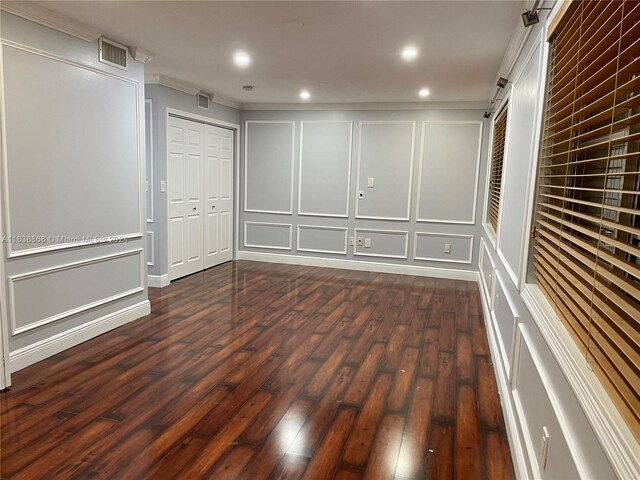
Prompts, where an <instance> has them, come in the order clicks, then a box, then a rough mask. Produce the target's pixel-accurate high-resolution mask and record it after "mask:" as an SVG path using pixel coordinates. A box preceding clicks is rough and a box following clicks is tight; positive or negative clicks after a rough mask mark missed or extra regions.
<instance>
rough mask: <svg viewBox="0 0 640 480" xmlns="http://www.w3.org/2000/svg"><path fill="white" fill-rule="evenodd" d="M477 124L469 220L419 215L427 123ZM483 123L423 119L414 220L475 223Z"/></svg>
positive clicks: (460, 223) (461, 223)
mask: <svg viewBox="0 0 640 480" xmlns="http://www.w3.org/2000/svg"><path fill="white" fill-rule="evenodd" d="M465 124H470V125H479V126H480V131H479V132H478V155H477V157H476V177H475V181H474V193H473V209H472V211H471V220H468V221H467V220H434V219H431V218H421V217H420V192H421V191H422V168H423V165H424V153H425V138H426V136H427V126H428V125H465ZM483 127H484V124H483V122H481V121H472V120H457V121H444V120H443V121H438V122H435V121H423V122H422V132H421V135H420V158H419V163H418V191H417V192H416V222H429V223H449V224H459V225H475V223H476V209H477V205H478V180H479V178H480V164H481V163H482V132H483Z"/></svg>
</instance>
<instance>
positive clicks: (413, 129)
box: [354, 120, 416, 256]
mask: <svg viewBox="0 0 640 480" xmlns="http://www.w3.org/2000/svg"><path fill="white" fill-rule="evenodd" d="M363 125H411V154H410V155H411V159H410V160H411V163H410V164H409V182H408V185H407V191H408V194H407V216H406V217H379V216H375V215H372V216H369V215H360V214H359V213H358V207H359V206H360V202H359V200H360V199H359V198H358V192H359V191H360V173H361V168H360V167H361V163H362V126H363ZM415 144H416V121H415V120H362V121H360V122H358V158H357V166H356V190H355V193H356V213H355V218H358V219H367V220H399V221H405V222H406V221H409V219H410V218H411V189H412V186H413V165H414V160H415V156H416V151H415ZM355 254H356V253H355V252H354V255H355ZM372 256H373V255H372Z"/></svg>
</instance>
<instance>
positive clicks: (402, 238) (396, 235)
mask: <svg viewBox="0 0 640 480" xmlns="http://www.w3.org/2000/svg"><path fill="white" fill-rule="evenodd" d="M355 234H356V237H362V238H363V239H364V240H363V245H356V246H355V248H354V251H353V254H354V255H360V256H364V257H386V258H407V256H408V250H409V232H405V231H401V230H373V229H372V230H366V229H361V228H356V229H355ZM367 238H369V239H370V240H371V246H370V247H368V248H367V247H365V245H364V243H365V242H366V239H367Z"/></svg>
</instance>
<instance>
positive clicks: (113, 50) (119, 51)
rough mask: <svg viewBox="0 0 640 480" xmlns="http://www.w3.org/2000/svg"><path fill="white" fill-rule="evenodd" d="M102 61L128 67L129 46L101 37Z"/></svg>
mask: <svg viewBox="0 0 640 480" xmlns="http://www.w3.org/2000/svg"><path fill="white" fill-rule="evenodd" d="M99 58H100V62H102V63H106V64H107V65H111V66H112V67H117V68H121V69H122V70H126V69H127V62H128V60H129V57H128V56H127V47H125V46H123V45H119V44H117V43H115V42H112V41H111V40H107V39H106V38H101V39H100V57H99Z"/></svg>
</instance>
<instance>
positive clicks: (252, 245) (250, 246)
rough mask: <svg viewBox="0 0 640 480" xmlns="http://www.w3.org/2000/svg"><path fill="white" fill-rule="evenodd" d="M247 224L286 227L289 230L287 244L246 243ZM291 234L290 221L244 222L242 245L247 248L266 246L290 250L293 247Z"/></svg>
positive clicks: (291, 226) (291, 225)
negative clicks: (285, 245)
mask: <svg viewBox="0 0 640 480" xmlns="http://www.w3.org/2000/svg"><path fill="white" fill-rule="evenodd" d="M247 225H267V226H269V227H286V228H287V229H288V230H289V246H287V247H283V246H280V245H257V244H250V243H247ZM292 235H293V224H291V223H271V222H244V237H243V241H244V246H245V247H249V248H267V249H273V250H291V249H292V248H293V245H292V241H293V240H292Z"/></svg>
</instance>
